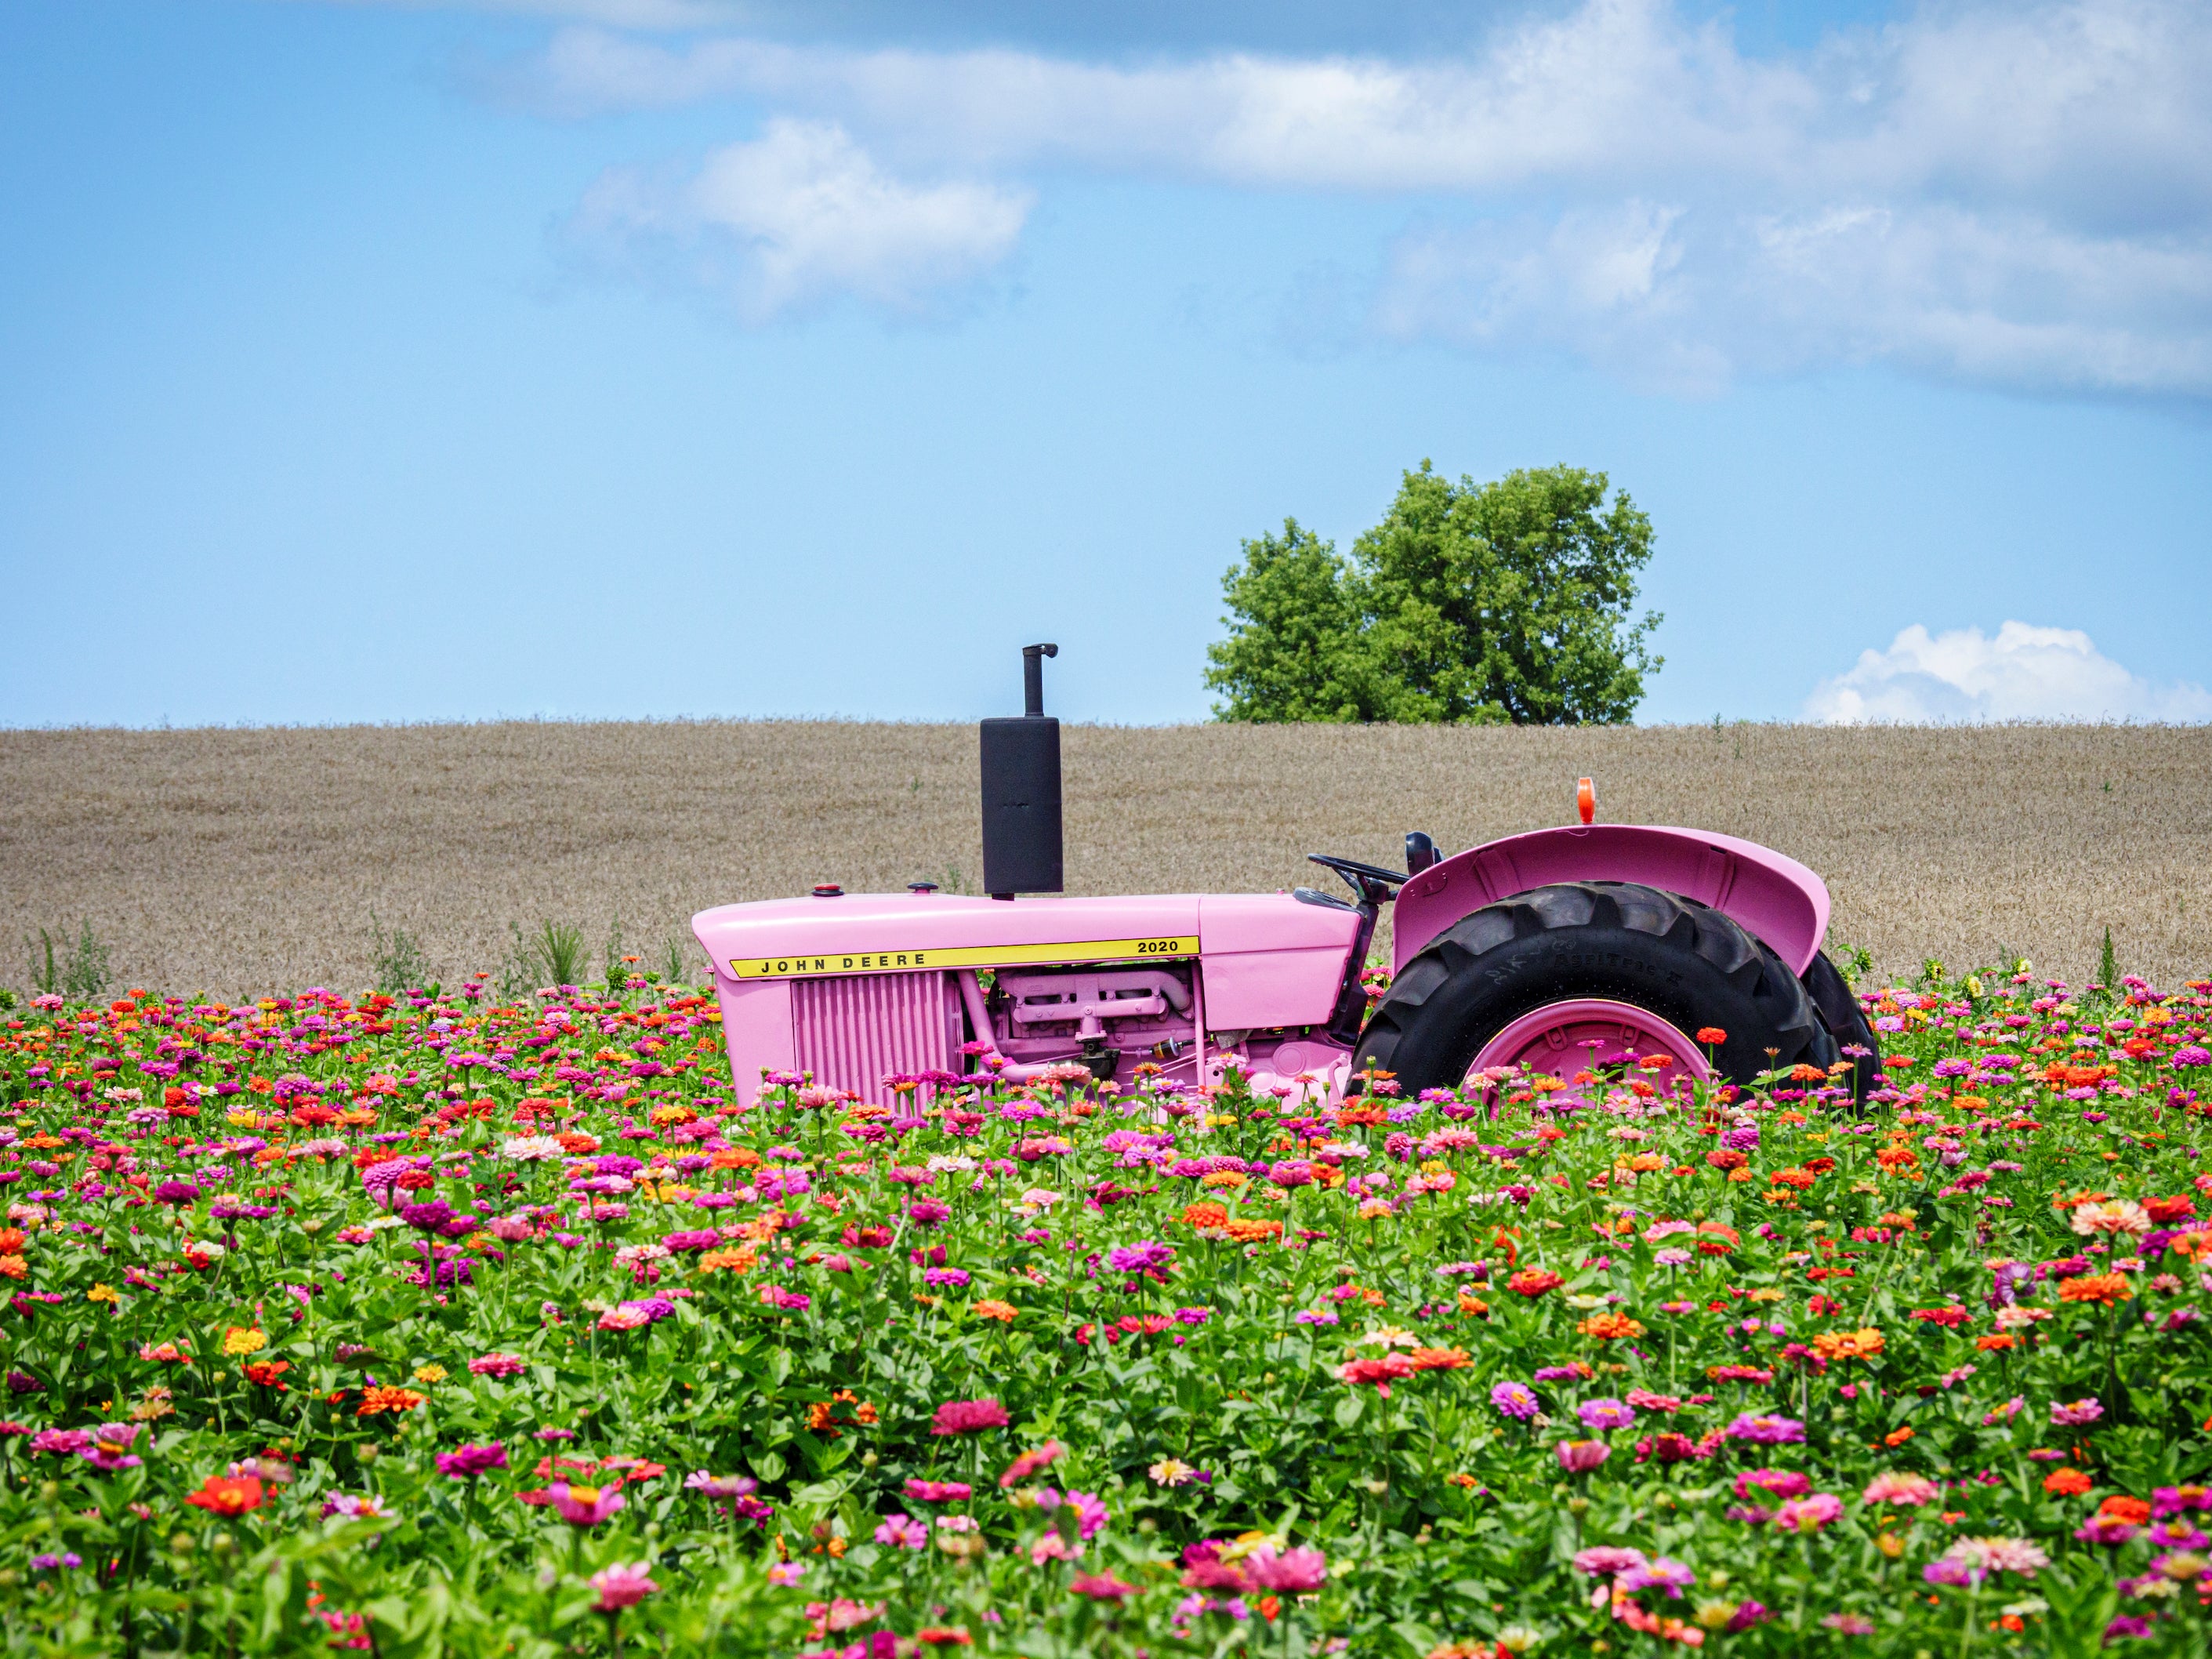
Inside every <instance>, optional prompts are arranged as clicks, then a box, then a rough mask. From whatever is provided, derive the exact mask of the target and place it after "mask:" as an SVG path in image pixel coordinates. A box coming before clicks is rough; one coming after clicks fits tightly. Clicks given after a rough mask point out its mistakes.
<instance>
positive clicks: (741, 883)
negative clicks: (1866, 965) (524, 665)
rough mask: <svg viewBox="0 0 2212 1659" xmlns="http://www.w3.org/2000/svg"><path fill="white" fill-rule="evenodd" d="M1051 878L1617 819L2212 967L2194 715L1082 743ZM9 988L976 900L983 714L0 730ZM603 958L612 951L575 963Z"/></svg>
mask: <svg viewBox="0 0 2212 1659" xmlns="http://www.w3.org/2000/svg"><path fill="white" fill-rule="evenodd" d="M1063 742H1064V755H1065V765H1066V799H1067V877H1068V889H1069V890H1070V891H1071V892H1081V893H1113V892H1145V891H1188V890H1200V891H1206V890H1213V891H1223V890H1226V891H1237V890H1251V889H1271V888H1276V887H1285V886H1290V885H1294V884H1298V883H1300V882H1316V883H1318V884H1323V885H1333V884H1334V878H1329V877H1326V876H1325V875H1322V873H1321V872H1316V871H1314V870H1313V869H1312V868H1311V867H1310V866H1307V865H1305V864H1304V862H1303V855H1304V854H1306V853H1308V852H1333V853H1340V854H1346V855H1349V856H1352V857H1354V858H1359V859H1364V860H1369V861H1370V862H1375V863H1381V864H1394V865H1395V864H1400V863H1401V862H1402V841H1401V836H1402V835H1403V833H1404V831H1406V830H1407V829H1426V830H1429V831H1430V832H1431V833H1432V834H1434V835H1435V836H1436V837H1437V841H1438V842H1439V843H1441V844H1443V845H1446V846H1447V847H1449V848H1452V849H1456V848H1461V847H1463V846H1466V845H1468V844H1470V843H1472V842H1476V841H1480V840H1484V839H1487V838H1489V837H1492V836H1500V835H1505V834H1510V833H1512V832H1514V831H1517V830H1522V829H1532V828H1535V827H1538V826H1540V825H1543V824H1547V823H1562V822H1565V821H1567V820H1568V819H1569V818H1570V817H1571V815H1572V811H1573V805H1572V803H1573V790H1574V781H1575V779H1576V778H1577V776H1578V775H1584V774H1587V775H1592V776H1594V777H1595V779H1596V780H1597V782H1598V790H1599V804H1600V816H1601V818H1604V819H1607V820H1610V821H1615V822H1625V823H1680V824H1689V825H1695V826H1699V827H1703V828H1707V829H1717V830H1723V831H1726V832H1728V833H1729V834H1732V835H1737V836H1746V837H1747V838H1749V839H1751V840H1753V841H1758V842H1765V843H1766V844H1768V845H1770V846H1772V847H1775V848H1779V849H1781V850H1782V851H1784V852H1786V853H1788V854H1790V855H1792V856H1793V857H1796V858H1797V859H1800V860H1803V861H1804V862H1805V863H1807V864H1808V865H1810V866H1812V867H1813V868H1814V869H1815V870H1818V871H1820V872H1821V873H1822V874H1823V875H1824V876H1825V877H1826V879H1827V881H1828V884H1829V886H1830V889H1831V890H1832V892H1833V894H1834V897H1835V918H1834V922H1833V925H1832V927H1831V930H1830V933H1829V939H1830V942H1831V945H1858V946H1863V947H1864V948H1866V949H1867V950H1869V951H1872V953H1873V955H1874V957H1875V963H1876V964H1877V966H1878V969H1880V970H1881V972H1883V973H1884V974H1885V975H1895V974H1899V973H1907V972H1912V971H1917V968H1918V964H1919V963H1920V961H1921V959H1922V958H1923V957H1927V956H1936V957H1942V958H1943V959H1944V960H1945V961H1947V962H1948V963H1953V964H1954V965H1958V964H1962V963H1980V962H1986V961H1991V960H1995V959H1996V958H1998V957H2001V956H2003V955H2006V954H2008V953H2015V952H2024V953H2026V954H2027V955H2028V956H2030V957H2033V959H2034V961H2035V963H2036V964H2037V966H2038V968H2039V969H2048V970H2049V971H2050V972H2051V973H2052V974H2054V975H2066V976H2069V977H2072V978H2076V979H2078V978H2081V977H2085V976H2087V974H2088V973H2089V971H2090V970H2091V969H2092V968H2093V965H2094V963H2095V961H2096V954H2097V950H2098V946H2099V945H2100V941H2101V939H2102V936H2103V931H2104V929H2106V927H2110V928H2111V929H2112V936H2113V939H2114V941H2115V944H2116V947H2117V949H2118V956H2119V960H2120V963H2121V965H2122V967H2123V968H2124V969H2127V970H2129V971H2131V972H2137V973H2142V974H2144V975H2147V976H2148V977H2151V978H2152V979H2154V980H2155V981H2160V982H2161V983H2168V982H2172V981H2178V980H2179V979H2181V978H2183V977H2185V976H2188V975H2193V974H2197V973H2202V972H2204V971H2206V970H2208V969H2212V891H2208V880H2207V869H2208V856H2207V855H2208V853H2212V813H2208V811H2207V802H2208V800H2212V728H2204V727H2159V726H1995V727H1988V726H1985V727H1978V728H1938V729H1921V728H1866V729H1846V728H1836V727H1814V726H1762V725H1748V724H1746V725H1736V726H1657V727H1616V728H1603V729H1600V728H1589V729H1571V728H1568V729H1562V728H1548V729H1534V728H1524V729H1510V728H1508V729H1503V730H1500V729H1466V728H1440V727H1426V728H1423V727H1346V726H1172V727H1158V728H1123V727H1111V726H1071V727H1069V728H1067V729H1066V732H1065V734H1064V739H1063ZM0 782H4V786H5V788H6V793H7V810H6V813H5V817H4V820H0V943H4V944H5V945H6V947H7V950H8V952H9V955H8V956H5V957H0V984H9V985H13V986H15V987H19V988H20V987H24V986H26V985H27V983H28V982H29V981H28V978H27V951H26V949H25V947H24V945H23V944H22V943H21V941H23V940H24V939H26V937H27V936H28V935H31V934H33V933H34V932H35V930H37V929H39V928H40V927H46V928H48V929H50V930H54V931H57V932H58V931H61V930H64V929H65V930H67V931H68V932H69V933H71V934H74V933H76V930H77V929H78V927H80V925H81V923H83V922H89V923H90V925H91V927H92V929H93V931H94V933H95V934H97V935H98V936H99V937H100V939H103V940H105V941H106V943H107V944H108V945H109V946H110V947H111V949H112V953H113V955H112V963H113V969H114V972H115V974H116V975H117V982H118V985H123V986H132V985H136V986H145V987H160V988H161V989H165V990H172V991H177V992H180V993H189V992H193V991H203V992H206V993H208V994H213V995H218V996H227V997H238V996H241V995H246V994H257V993H262V992H266V991H270V990H273V989H278V988H283V987H298V986H302V985H307V984H323V985H329V986H332V987H341V988H353V987H359V986H362V985H363V984H366V983H368V981H369V978H370V975H371V963H372V957H373V944H374V933H373V931H372V921H371V917H372V914H374V916H375V917H376V918H377V919H378V920H379V921H380V922H381V924H382V925H383V926H384V927H386V928H390V929H404V930H405V931H406V932H408V933H410V934H412V935H413V936H414V937H415V938H416V939H418V940H419V941H420V943H421V945H422V949H423V951H425V952H426V953H427V955H428V959H429V962H430V963H431V965H432V966H433V968H434V969H435V970H436V971H437V972H439V973H441V974H442V975H446V976H447V977H451V976H453V975H460V974H465V973H468V972H471V971H474V970H477V969H495V968H496V967H497V966H498V965H499V964H500V963H501V960H502V959H503V958H504V957H505V956H506V954H507V951H508V950H509V948H510V944H511V934H510V932H509V928H510V924H521V925H522V926H524V927H533V926H535V925H536V924H537V923H538V921H541V920H542V919H555V920H558V921H564V922H573V923H575V924H577V925H580V927H582V928H583V929H584V930H585V933H586V938H587V939H589V940H590V941H592V944H593V945H595V946H596V945H598V944H599V941H601V940H603V939H605V937H606V936H607V934H608V933H609V930H610V929H611V927H614V926H615V925H616V924H617V920H618V921H619V926H620V929H621V934H622V938H623V940H624V942H625V943H626V945H628V947H629V949H631V950H633V951H641V953H642V954H644V955H646V956H647V957H648V958H652V957H657V956H658V955H659V952H660V951H662V950H663V948H664V947H665V943H666V942H667V941H668V940H670V939H677V940H678V941H679V942H681V943H682V944H683V945H684V948H685V949H686V950H688V951H690V954H691V957H692V960H693V963H694V964H695V966H696V964H698V963H699V958H698V955H697V951H696V947H695V946H691V945H689V943H688V935H687V934H686V933H685V932H684V923H685V921H686V920H687V919H688V918H689V917H690V915H691V914H692V912H694V911H695V910H698V909H701V908H704V907H706V906H708V905H712V904H719V903H725V902H731V901H733V900H738V899H753V898H766V897H772V896H781V895H787V894H792V893H796V892H803V891H804V890H805V888H806V887H807V886H808V884H811V883H813V882H816V881H823V880H835V881H839V882H842V884H844V885H845V886H846V887H847V889H848V890H868V889H878V890H880V889H884V888H896V887H899V886H902V885H903V884H905V883H907V882H908V881H912V880H916V879H920V878H931V879H934V880H936V881H938V882H939V883H942V884H946V885H948V886H961V887H964V888H965V889H966V890H969V891H973V890H975V884H976V872H977V870H978V868H979V864H980V853H979V848H978V842H977V831H976V798H977V777H976V738H975V730H974V728H973V727H971V726H921V725H871V724H859V723H849V724H848V723H823V722H759V723H747V722H700V723H680V724H662V723H649V724H648V723H626V724H617V723H605V724H556V723H546V722H513V723H505V724H488V725H468V726H460V725H455V726H350V727H337V728H275V729H228V728H222V729H203V730H191V731H108V730H56V731H11V732H0ZM595 955H596V952H595Z"/></svg>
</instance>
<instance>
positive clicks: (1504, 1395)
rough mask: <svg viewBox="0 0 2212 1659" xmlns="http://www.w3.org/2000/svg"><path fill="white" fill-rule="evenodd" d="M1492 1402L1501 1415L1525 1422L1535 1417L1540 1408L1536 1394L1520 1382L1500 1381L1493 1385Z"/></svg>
mask: <svg viewBox="0 0 2212 1659" xmlns="http://www.w3.org/2000/svg"><path fill="white" fill-rule="evenodd" d="M1490 1403H1491V1404H1492V1406H1494V1407H1497V1409H1498V1412H1499V1413H1500V1414H1501V1415H1503V1416H1506V1417H1511V1418H1517V1419H1520V1420H1521V1421H1522V1422H1524V1423H1525V1422H1527V1421H1528V1419H1530V1418H1532V1417H1534V1415H1535V1414H1536V1413H1537V1411H1538V1409H1539V1407H1538V1405H1537V1401H1536V1396H1535V1395H1533V1394H1531V1393H1530V1392H1529V1391H1528V1389H1525V1388H1523V1387H1522V1385H1521V1384H1520V1383H1497V1384H1495V1385H1493V1386H1492V1389H1491V1390H1490Z"/></svg>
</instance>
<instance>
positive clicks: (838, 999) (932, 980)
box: [791, 974, 960, 1106]
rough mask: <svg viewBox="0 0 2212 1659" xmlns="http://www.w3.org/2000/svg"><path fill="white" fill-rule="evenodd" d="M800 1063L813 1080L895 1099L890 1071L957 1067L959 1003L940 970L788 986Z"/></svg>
mask: <svg viewBox="0 0 2212 1659" xmlns="http://www.w3.org/2000/svg"><path fill="white" fill-rule="evenodd" d="M791 989H792V999H791V1013H792V1027H793V1036H796V1037H797V1039H798V1048H799V1069H800V1070H802V1071H810V1072H811V1073H814V1080H815V1081H816V1082H817V1083H824V1084H828V1085H830V1086H831V1087H833V1088H838V1089H850V1090H851V1091H853V1092H854V1093H855V1094H857V1095H859V1096H860V1098H861V1099H863V1100H871V1101H874V1102H875V1103H878V1105H884V1106H888V1105H890V1104H893V1101H892V1098H891V1092H890V1090H888V1089H886V1088H885V1087H884V1075H885V1074H886V1073H894V1072H909V1073H911V1072H947V1071H953V1070H956V1069H957V1067H956V1066H954V1064H953V1060H954V1057H955V1056H954V1054H953V1050H954V1049H955V1048H957V1047H958V1046H959V1040H960V1039H959V1030H960V1025H959V1019H960V1005H959V1003H958V1002H957V1000H955V997H954V995H953V990H952V986H951V981H950V979H949V977H948V975H944V974H852V975H845V976H842V977H840V978H836V979H803V980H800V981H798V982H797V983H796V984H794V985H793V987H791Z"/></svg>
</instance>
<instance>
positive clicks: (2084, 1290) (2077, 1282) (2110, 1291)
mask: <svg viewBox="0 0 2212 1659" xmlns="http://www.w3.org/2000/svg"><path fill="white" fill-rule="evenodd" d="M2134 1298H2135V1292H2134V1291H2131V1290H2130V1289H2129V1288H2128V1276H2127V1275H2126V1274H2125V1273H2082V1274H2081V1275H2080V1276H2079V1277H2078V1278H2074V1279H2065V1280H2063V1281H2062V1282H2061V1283H2060V1285H2059V1286H2058V1299H2059V1300H2060V1301H2061V1302H2098V1303H2102V1304H2104V1305H2105V1306H2106V1307H2107V1308H2109V1307H2111V1306H2112V1304H2114V1303H2116V1302H2130V1301H2132V1300H2134Z"/></svg>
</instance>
